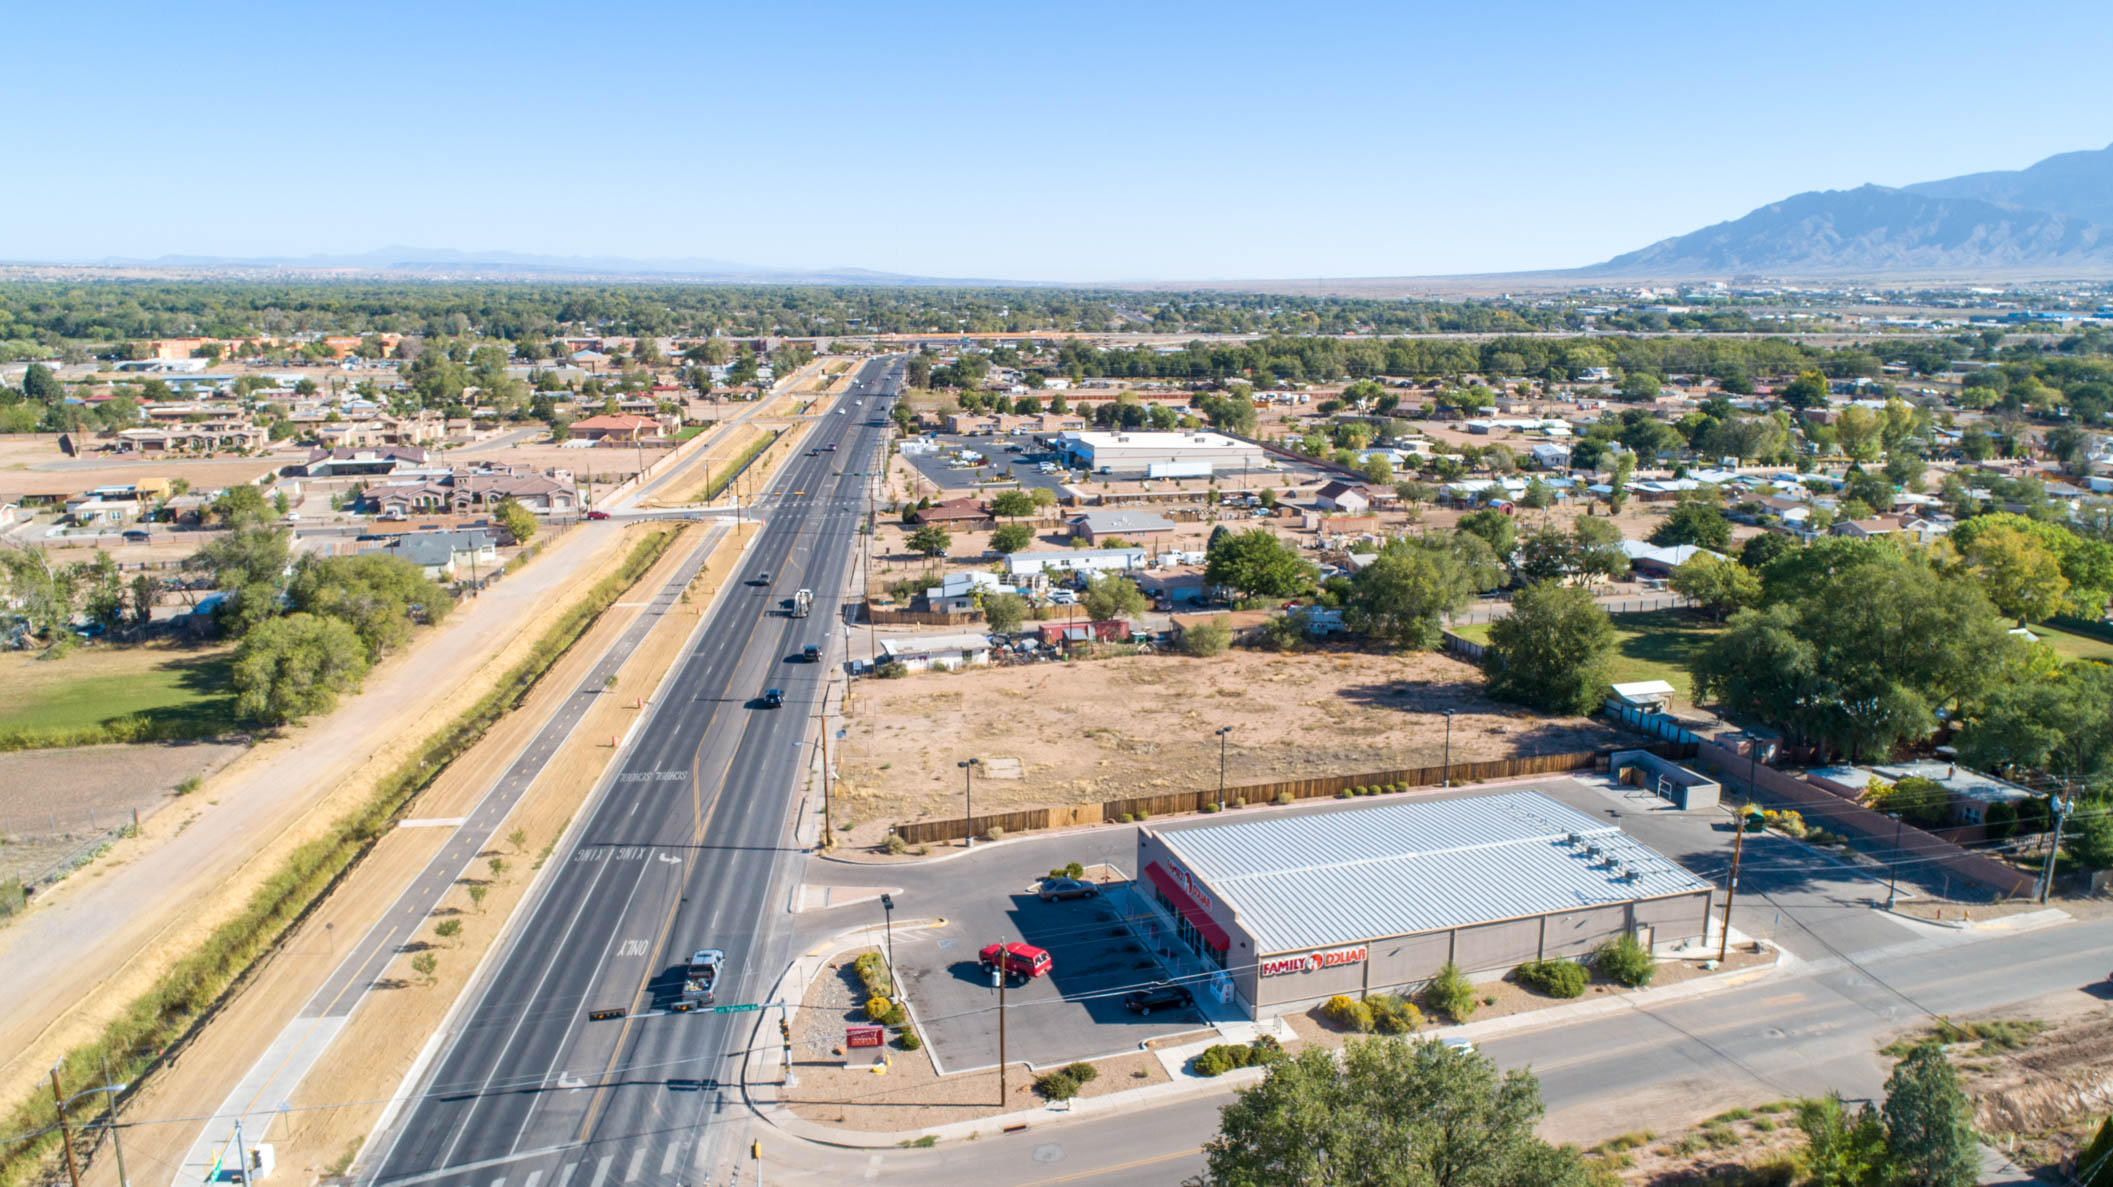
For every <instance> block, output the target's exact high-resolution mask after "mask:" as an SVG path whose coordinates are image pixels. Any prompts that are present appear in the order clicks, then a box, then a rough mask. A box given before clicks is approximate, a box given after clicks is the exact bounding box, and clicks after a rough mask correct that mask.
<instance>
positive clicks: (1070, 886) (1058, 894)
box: [1035, 878, 1101, 903]
mask: <svg viewBox="0 0 2113 1187" xmlns="http://www.w3.org/2000/svg"><path fill="white" fill-rule="evenodd" d="M1035 893H1037V894H1039V895H1041V896H1042V901H1043V902H1045V903H1054V902H1061V901H1063V900H1064V899H1067V898H1099V897H1100V896H1101V888H1100V887H1098V886H1095V885H1094V884H1093V883H1091V882H1081V881H1079V880H1078V879H1077V878H1044V879H1042V887H1041V889H1040V890H1038V891H1036V892H1035Z"/></svg>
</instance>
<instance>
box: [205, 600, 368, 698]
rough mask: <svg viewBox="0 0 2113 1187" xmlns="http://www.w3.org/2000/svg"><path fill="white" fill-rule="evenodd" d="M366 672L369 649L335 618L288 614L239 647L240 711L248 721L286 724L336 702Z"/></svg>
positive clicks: (236, 680) (261, 627)
mask: <svg viewBox="0 0 2113 1187" xmlns="http://www.w3.org/2000/svg"><path fill="white" fill-rule="evenodd" d="M366 674H367V649H366V648H365V647H364V646H363V645H362V644H361V643H360V639H359V636H358V635H357V634H354V633H353V630H352V628H351V627H349V626H347V625H346V624H344V623H342V622H339V621H338V620H336V619H334V618H323V617H320V616H318V615H314V614H289V615H287V616H285V617H284V618H275V619H272V620H271V621H269V622H265V623H262V624H260V625H258V626H257V627H256V628H255V629H253V630H251V631H250V632H249V633H248V634H247V635H245V636H244V637H243V639H242V644H241V646H239V647H237V648H236V649H235V664H234V673H233V683H234V686H235V711H236V714H237V715H238V716H240V717H241V718H242V719H243V720H245V721H253V722H257V723H260V724H263V725H284V724H286V723H288V722H293V721H299V720H301V719H302V718H304V717H307V716H309V715H310V714H313V713H327V712H329V711H330V710H331V709H333V708H335V707H336V706H337V698H338V694H339V693H341V692H344V691H346V690H348V689H351V688H354V687H357V686H358V684H359V681H360V678H361V677H362V676H365V675H366Z"/></svg>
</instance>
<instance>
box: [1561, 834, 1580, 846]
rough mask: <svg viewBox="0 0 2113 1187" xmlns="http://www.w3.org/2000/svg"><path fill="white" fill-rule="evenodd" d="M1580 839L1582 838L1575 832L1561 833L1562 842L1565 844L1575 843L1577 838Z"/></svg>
mask: <svg viewBox="0 0 2113 1187" xmlns="http://www.w3.org/2000/svg"><path fill="white" fill-rule="evenodd" d="M1581 839H1582V838H1580V837H1579V836H1578V835H1577V834H1576V833H1564V834H1563V844H1565V845H1575V844H1577V843H1578V841H1579V840H1581Z"/></svg>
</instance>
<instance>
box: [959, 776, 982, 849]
mask: <svg viewBox="0 0 2113 1187" xmlns="http://www.w3.org/2000/svg"><path fill="white" fill-rule="evenodd" d="M982 761H983V760H982V759H979V758H967V759H963V760H961V761H960V762H957V763H955V764H954V765H955V766H957V767H960V768H961V800H962V811H963V815H962V817H961V847H962V848H963V849H974V848H975V847H976V771H975V768H976V764H977V763H980V762H982Z"/></svg>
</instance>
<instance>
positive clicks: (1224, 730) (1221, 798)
mask: <svg viewBox="0 0 2113 1187" xmlns="http://www.w3.org/2000/svg"><path fill="white" fill-rule="evenodd" d="M1232 732H1233V727H1231V726H1229V725H1226V726H1220V727H1218V810H1219V811H1220V812H1223V811H1225V735H1227V734H1229V733H1232Z"/></svg>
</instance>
